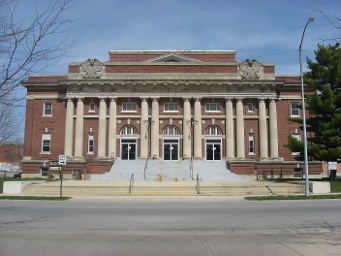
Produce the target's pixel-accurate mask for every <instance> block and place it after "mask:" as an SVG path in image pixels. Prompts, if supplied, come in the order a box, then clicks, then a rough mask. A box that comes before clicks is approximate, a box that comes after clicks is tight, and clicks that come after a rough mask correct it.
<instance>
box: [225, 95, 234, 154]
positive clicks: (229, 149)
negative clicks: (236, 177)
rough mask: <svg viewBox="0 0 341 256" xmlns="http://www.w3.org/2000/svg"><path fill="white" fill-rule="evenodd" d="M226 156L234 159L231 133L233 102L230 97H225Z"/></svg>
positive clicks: (232, 135)
mask: <svg viewBox="0 0 341 256" xmlns="http://www.w3.org/2000/svg"><path fill="white" fill-rule="evenodd" d="M225 107H226V120H225V122H226V136H225V141H226V158H227V159H234V158H235V155H234V134H233V103H232V99H230V98H226V103H225Z"/></svg>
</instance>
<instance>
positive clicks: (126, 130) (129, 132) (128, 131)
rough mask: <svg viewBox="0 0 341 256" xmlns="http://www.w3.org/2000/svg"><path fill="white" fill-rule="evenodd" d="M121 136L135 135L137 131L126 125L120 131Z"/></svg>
mask: <svg viewBox="0 0 341 256" xmlns="http://www.w3.org/2000/svg"><path fill="white" fill-rule="evenodd" d="M120 134H121V135H137V129H136V128H135V127H134V126H132V125H126V126H124V127H123V128H122V129H121V132H120Z"/></svg>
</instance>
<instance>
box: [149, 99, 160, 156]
mask: <svg viewBox="0 0 341 256" xmlns="http://www.w3.org/2000/svg"><path fill="white" fill-rule="evenodd" d="M158 100H159V99H158V98H154V99H153V102H152V119H151V121H152V125H151V138H150V139H151V156H152V157H154V156H155V157H156V158H158V157H159V126H160V121H159V102H158Z"/></svg>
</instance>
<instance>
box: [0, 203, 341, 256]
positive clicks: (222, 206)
mask: <svg viewBox="0 0 341 256" xmlns="http://www.w3.org/2000/svg"><path fill="white" fill-rule="evenodd" d="M340 213H341V201H340V200H319V201H313V200H310V201H290V202H284V201H281V202H238V203H236V202H233V203H190V202H186V203H108V202H107V203H81V202H78V203H75V202H33V201H30V202H19V201H0V255H1V256H12V255H13V256H14V255H15V256H17V255H26V256H30V255H32V256H33V255H34V256H40V255H63V256H66V255H73V256H77V255H83V256H84V255H139V256H140V255H142V256H144V255H148V256H153V255H162V256H167V255H186V256H188V255H196V256H201V255H234V256H235V255H253V256H254V255H265V256H267V255H276V256H280V255H285V256H291V255H295V256H296V255H309V256H314V255H318V256H323V255H340V254H341V214H340Z"/></svg>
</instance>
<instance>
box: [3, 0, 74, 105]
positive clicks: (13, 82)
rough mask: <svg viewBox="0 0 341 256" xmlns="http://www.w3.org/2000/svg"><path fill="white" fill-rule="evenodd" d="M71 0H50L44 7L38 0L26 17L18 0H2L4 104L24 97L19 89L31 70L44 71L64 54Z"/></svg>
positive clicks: (66, 47) (68, 46)
mask: <svg viewBox="0 0 341 256" xmlns="http://www.w3.org/2000/svg"><path fill="white" fill-rule="evenodd" d="M71 1H72V0H51V1H50V2H49V4H48V6H47V7H46V8H45V9H43V10H41V9H40V5H39V4H38V0H36V3H35V6H36V8H35V12H34V13H33V15H32V19H31V20H29V21H28V20H27V19H25V21H24V20H23V19H17V17H16V10H17V4H18V3H19V2H20V1H19V0H0V7H1V9H2V10H3V11H2V12H1V13H2V14H1V13H0V104H1V105H7V106H8V105H13V103H15V102H16V101H17V100H20V99H21V98H22V97H23V95H20V93H19V94H18V90H17V89H18V88H19V86H20V84H21V82H22V80H24V79H26V77H27V75H28V74H29V73H41V72H42V71H43V70H44V69H46V68H47V67H50V66H51V65H54V64H55V63H56V62H57V61H58V60H59V59H60V58H61V57H63V56H65V54H66V51H67V50H68V49H69V48H70V47H71V44H67V32H66V30H65V27H66V25H67V24H69V23H71V20H70V19H69V18H68V14H67V12H68V10H69V9H70V7H71ZM44 2H45V1H44ZM4 10H7V11H6V12H4Z"/></svg>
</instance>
